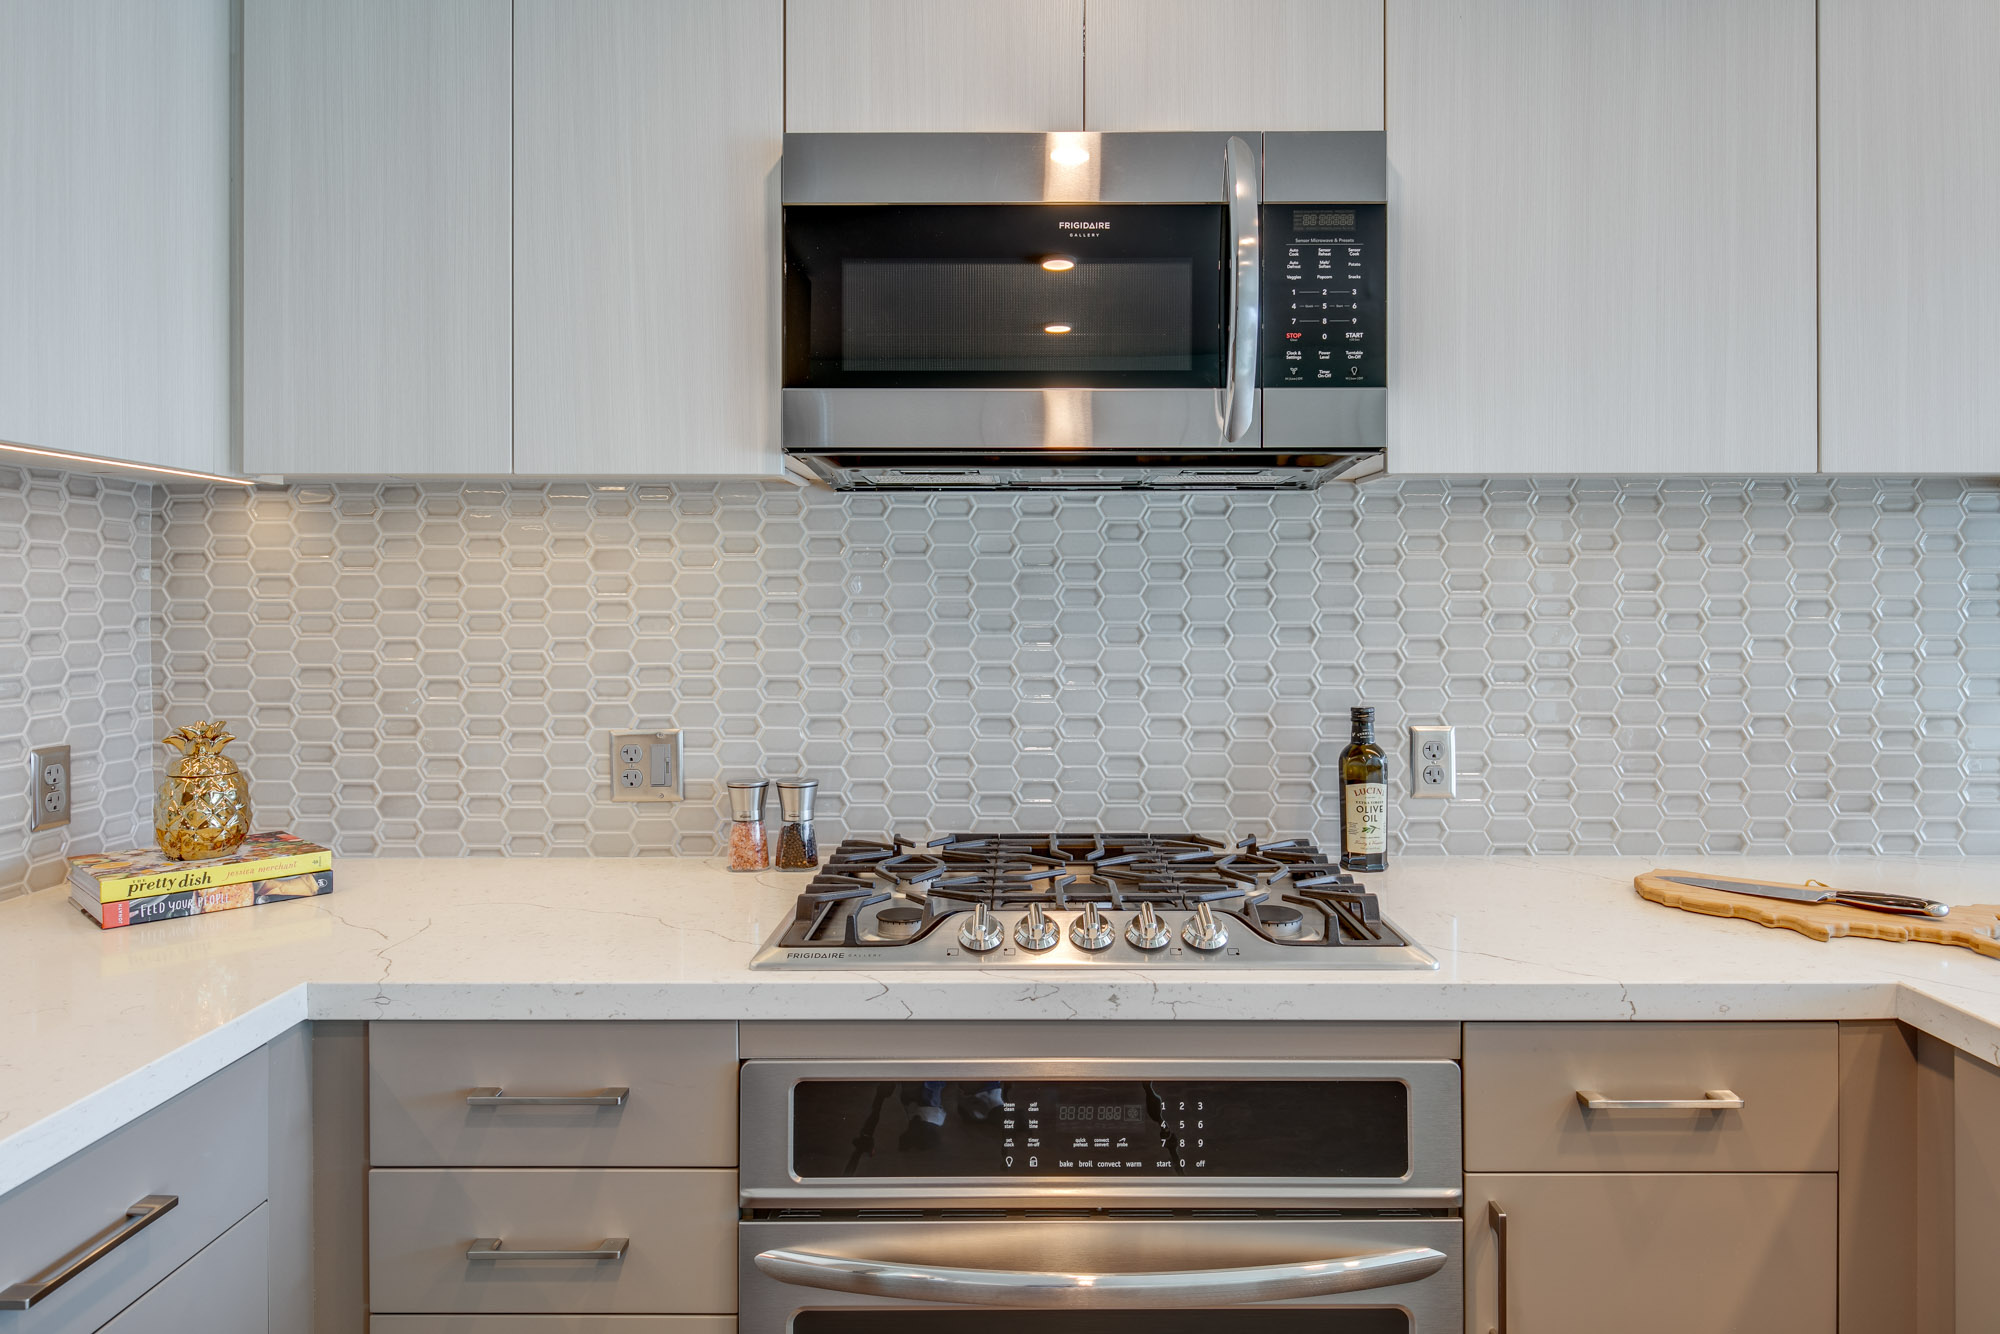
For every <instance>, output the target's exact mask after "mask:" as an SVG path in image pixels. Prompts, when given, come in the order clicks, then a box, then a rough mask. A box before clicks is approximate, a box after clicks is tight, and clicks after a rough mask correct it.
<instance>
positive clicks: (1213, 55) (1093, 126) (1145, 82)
mask: <svg viewBox="0 0 2000 1334" xmlns="http://www.w3.org/2000/svg"><path fill="white" fill-rule="evenodd" d="M1084 17H1085V22H1086V23H1087V24H1088V27H1089V34H1090V46H1089V52H1088V55H1087V58H1086V60H1085V62H1084V67H1083V69H1084V75H1083V77H1084V98H1083V114H1084V128H1085V129H1090V130H1379V129H1381V128H1382V0H1087V3H1086V8H1085V12H1084Z"/></svg>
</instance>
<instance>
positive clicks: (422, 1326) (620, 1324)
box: [368, 1315, 736, 1334]
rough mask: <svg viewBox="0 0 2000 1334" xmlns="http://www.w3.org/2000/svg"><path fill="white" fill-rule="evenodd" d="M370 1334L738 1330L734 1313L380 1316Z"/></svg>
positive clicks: (709, 1333) (705, 1333)
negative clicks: (731, 1314)
mask: <svg viewBox="0 0 2000 1334" xmlns="http://www.w3.org/2000/svg"><path fill="white" fill-rule="evenodd" d="M368 1334H736V1317H735V1316H730V1315H378V1316H374V1317H372V1318H371V1319H370V1320H369V1322H368Z"/></svg>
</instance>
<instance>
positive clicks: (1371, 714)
mask: <svg viewBox="0 0 2000 1334" xmlns="http://www.w3.org/2000/svg"><path fill="white" fill-rule="evenodd" d="M1347 714H1348V717H1350V718H1351V719H1353V720H1354V721H1355V722H1357V723H1372V722H1374V721H1375V710H1374V709H1373V708H1371V707H1368V706H1366V705H1356V706H1355V707H1354V708H1351V709H1349V710H1348V711H1347Z"/></svg>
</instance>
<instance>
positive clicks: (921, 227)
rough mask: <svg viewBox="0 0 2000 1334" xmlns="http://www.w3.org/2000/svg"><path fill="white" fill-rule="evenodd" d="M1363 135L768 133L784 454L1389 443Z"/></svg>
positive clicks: (857, 486)
mask: <svg viewBox="0 0 2000 1334" xmlns="http://www.w3.org/2000/svg"><path fill="white" fill-rule="evenodd" d="M1387 176H1388V171H1387V165H1386V161H1385V157H1384V151H1383V136H1382V135H1381V134H1380V133H1377V132H1361V133H1268V134H1267V133H1256V132H1246V133H1238V134H1207V133H1202V134H789V135H786V136H785V155H784V163H783V176H782V196H783V203H784V256H785V257H784V266H785V270H784V321H783V325H784V356H783V365H784V389H783V394H784V407H783V423H784V425H783V443H784V450H785V456H786V462H787V465H788V466H789V467H790V468H791V469H792V471H794V472H795V473H798V474H799V475H800V476H803V477H806V478H809V479H812V480H815V481H819V482H824V483H826V484H828V485H831V486H834V487H837V488H839V489H842V490H940V489H982V490H994V489H1012V490H1020V489H1034V490H1043V489H1105V488H1117V489H1189V488H1220V489H1240V488H1258V489H1269V488H1311V487H1316V486H1318V485H1320V484H1321V483H1323V482H1326V481H1328V480H1332V479H1336V478H1339V479H1349V480H1351V479H1354V478H1358V477H1361V476H1365V475H1367V474H1369V473H1371V472H1375V471H1379V470H1380V468H1381V464H1382V450H1383V447H1384V443H1385V424H1386V416H1387V412H1386V407H1387V404H1386V399H1387V389H1386V384H1387V367H1386V353H1387V349H1386V347H1385V346H1384V342H1385V339H1384V334H1385V317H1386V309H1385V307H1386V261H1387V258H1388V256H1387V236H1386V231H1387V222H1386V217H1385V214H1386V210H1387V204H1386V196H1387Z"/></svg>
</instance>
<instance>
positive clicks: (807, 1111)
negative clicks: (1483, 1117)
mask: <svg viewBox="0 0 2000 1334" xmlns="http://www.w3.org/2000/svg"><path fill="white" fill-rule="evenodd" d="M742 1108H743V1111H742V1127H741V1129H742V1140H741V1144H742V1168H741V1183H742V1184H741V1190H742V1204H743V1207H744V1216H743V1221H742V1222H741V1223H740V1224H739V1226H738V1238H739V1311H740V1317H739V1329H740V1331H741V1334H864V1332H865V1334H897V1332H899V1331H905V1332H907V1334H919V1331H921V1334H1003V1332H1004V1334H1012V1331H1015V1330H1018V1329H1020V1328H1022V1327H1024V1324H1025V1322H1026V1321H1027V1320H1029V1319H1032V1320H1033V1321H1034V1328H1036V1329H1038V1330H1043V1331H1047V1334H1127V1332H1128V1331H1129V1332H1130V1334H1142V1331H1143V1334H1161V1332H1162V1331H1166V1332H1167V1334H1194V1331H1197V1330H1201V1331H1208V1330H1214V1329H1218V1328H1228V1329H1230V1330H1232V1331H1240V1332H1241V1334H1444V1332H1445V1331H1453V1332H1454V1334H1456V1331H1457V1330H1458V1329H1459V1327H1460V1325H1461V1323H1462V1314H1461V1313H1462V1296H1461V1268H1460V1265H1461V1254H1462V1242H1463V1236H1462V1225H1461V1222H1460V1219H1459V1206H1460V1202H1461V1199H1462V1177H1461V1166H1460V1153H1459V1143H1460V1141H1459V1078H1458V1067H1457V1065H1456V1064H1455V1063H1453V1062H1450V1061H1438V1060H1398V1061H1333V1060H1327V1061H1319V1060H1296V1061H1224V1060H1188V1061H1178V1060H1117V1059H1078V1060H992V1061H935V1060H904V1061H858V1060H825V1061H758V1060H753V1061H750V1062H747V1063H746V1064H745V1065H744V1067H743V1072H742Z"/></svg>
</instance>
